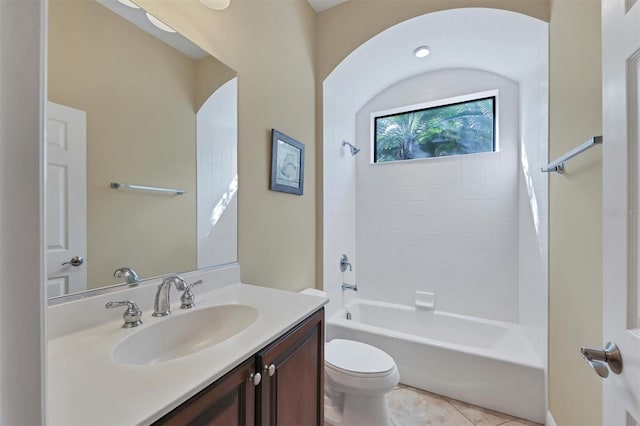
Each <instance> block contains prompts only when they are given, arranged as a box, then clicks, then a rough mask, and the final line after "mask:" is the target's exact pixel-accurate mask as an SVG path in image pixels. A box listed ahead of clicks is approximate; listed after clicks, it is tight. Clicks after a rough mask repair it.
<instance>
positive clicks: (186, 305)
mask: <svg viewBox="0 0 640 426" xmlns="http://www.w3.org/2000/svg"><path fill="white" fill-rule="evenodd" d="M199 284H202V280H198V281H196V282H194V283H191V284H188V285H187V288H185V290H184V293H182V296H180V301H181V302H182V304H181V305H180V309H191V308H193V307H195V306H196V296H195V294H193V292H192V291H191V289H192V288H193V286H195V285H199Z"/></svg>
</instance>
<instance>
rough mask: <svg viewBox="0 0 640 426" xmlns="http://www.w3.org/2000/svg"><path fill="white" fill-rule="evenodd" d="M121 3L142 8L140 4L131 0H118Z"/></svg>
mask: <svg viewBox="0 0 640 426" xmlns="http://www.w3.org/2000/svg"><path fill="white" fill-rule="evenodd" d="M118 1H119V2H120V3H122V4H124V5H125V6H129V7H132V8H134V9H140V6H138V5H137V4H135V3H133V2H132V1H131V0H118Z"/></svg>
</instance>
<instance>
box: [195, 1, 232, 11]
mask: <svg viewBox="0 0 640 426" xmlns="http://www.w3.org/2000/svg"><path fill="white" fill-rule="evenodd" d="M200 3H202V4H204V5H205V6H207V7H209V8H211V9H215V10H223V9H226V8H227V7H229V3H231V0H200Z"/></svg>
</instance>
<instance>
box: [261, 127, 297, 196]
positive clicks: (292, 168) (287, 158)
mask: <svg viewBox="0 0 640 426" xmlns="http://www.w3.org/2000/svg"><path fill="white" fill-rule="evenodd" d="M304 148H305V147H304V144H302V143H300V142H298V141H297V140H295V139H293V138H292V137H290V136H287V135H285V134H284V133H282V132H279V131H277V130H276V129H271V185H270V187H269V189H271V190H272V191H280V192H286V193H289V194H295V195H302V193H303V191H304Z"/></svg>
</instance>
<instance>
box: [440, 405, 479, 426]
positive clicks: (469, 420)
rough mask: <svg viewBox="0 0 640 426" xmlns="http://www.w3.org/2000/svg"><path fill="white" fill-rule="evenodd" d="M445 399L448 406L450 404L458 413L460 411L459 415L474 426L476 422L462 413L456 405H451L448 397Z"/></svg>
mask: <svg viewBox="0 0 640 426" xmlns="http://www.w3.org/2000/svg"><path fill="white" fill-rule="evenodd" d="M445 401H447V403H448V404H449V405H450V406H452V407H453V408H454V409H455V410H456V411H457V412H458V413H460V415H461V416H462V417H464V418H465V419H467V421H468V422H469V423H470V424H472V425H473V426H476V424H475V423H474V422H473V420H471V419H470V418H469V417H467V416H465V415H464V413H463V412H462V411H460V410H459V409H458V407H456V406H455V405H453V404H452V403H451V401H449V398H447V399H446V400H445Z"/></svg>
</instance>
